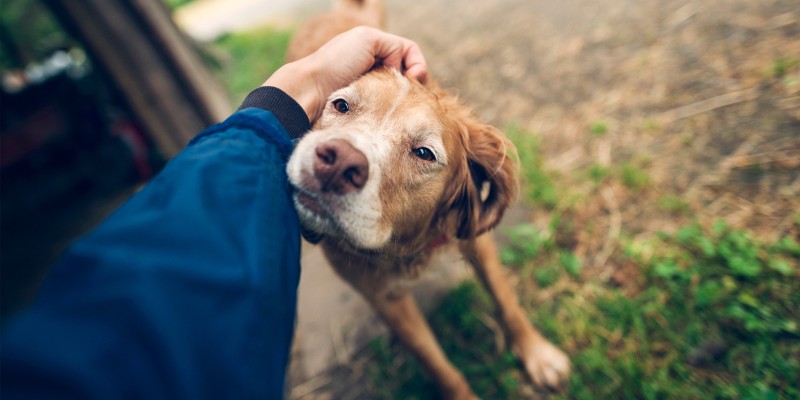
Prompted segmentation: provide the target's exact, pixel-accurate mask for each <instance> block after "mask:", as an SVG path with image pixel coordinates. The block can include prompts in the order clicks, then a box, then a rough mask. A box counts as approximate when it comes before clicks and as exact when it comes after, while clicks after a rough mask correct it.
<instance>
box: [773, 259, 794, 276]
mask: <svg viewBox="0 0 800 400" xmlns="http://www.w3.org/2000/svg"><path fill="white" fill-rule="evenodd" d="M767 266H768V267H769V268H770V269H772V270H775V271H778V272H780V273H781V274H782V275H785V276H791V275H792V274H794V268H792V266H791V265H790V264H789V263H788V262H787V261H786V260H783V259H780V258H770V259H769V262H768V263H767Z"/></svg>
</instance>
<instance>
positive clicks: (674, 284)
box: [372, 223, 800, 399]
mask: <svg viewBox="0 0 800 400" xmlns="http://www.w3.org/2000/svg"><path fill="white" fill-rule="evenodd" d="M519 229H521V230H522V231H523V232H528V231H529V230H530V228H529V227H524V228H519ZM527 234H530V232H528V233H526V235H527ZM536 240H539V239H536ZM643 249H650V250H652V249H655V253H654V254H653V255H651V256H644V254H645V253H647V251H643ZM514 251H517V252H518V253H517V254H516V255H515V256H514V257H524V258H527V259H528V261H530V262H532V260H539V262H542V261H543V262H544V267H543V268H537V269H536V270H535V271H536V272H535V275H534V280H533V281H534V282H536V285H538V286H543V287H547V286H551V285H552V284H554V283H555V282H557V281H560V280H566V281H571V282H573V283H576V284H574V285H567V287H570V288H571V289H569V290H563V291H560V292H559V293H558V294H557V295H556V296H555V298H553V299H552V300H551V301H549V302H547V304H543V305H540V306H539V307H537V308H536V309H537V312H536V313H532V314H531V319H532V321H533V322H534V324H536V325H537V326H539V327H540V328H541V329H542V331H543V332H544V333H545V335H546V336H547V337H549V338H550V339H551V340H553V341H554V342H555V343H556V344H558V345H560V346H561V347H562V348H564V349H565V350H566V351H567V352H568V353H569V354H570V355H571V357H572V362H573V369H574V370H573V374H572V376H571V380H570V385H569V387H568V389H567V391H566V392H564V393H561V394H556V395H553V398H556V399H562V398H563V399H596V398H624V399H662V398H668V399H705V398H722V399H770V398H774V399H780V398H798V396H800V390H798V388H797V385H796V384H795V383H796V377H797V376H800V327H798V321H800V308H798V305H800V292H798V291H797V290H796V288H797V287H800V279H799V278H798V260H799V259H800V244H798V243H797V242H796V241H795V240H794V239H793V238H791V237H788V236H787V237H784V238H782V239H781V240H779V241H777V242H774V243H764V242H759V241H758V240H755V239H754V238H752V237H749V236H748V234H747V233H745V232H742V231H739V230H735V229H731V228H729V227H727V226H726V225H724V224H722V223H719V224H716V225H715V226H713V227H712V228H711V229H704V228H702V227H700V226H699V225H689V226H686V227H684V228H682V229H680V230H679V231H678V232H677V233H675V234H673V235H668V234H661V235H659V236H658V237H655V238H652V239H651V240H649V241H647V242H642V243H630V244H629V245H628V246H627V257H628V259H629V260H630V261H631V262H635V263H636V264H637V265H639V272H640V273H641V275H642V279H643V283H642V285H641V286H640V288H639V290H638V293H636V294H633V295H632V294H628V293H625V292H624V291H623V290H621V289H620V288H617V287H614V286H610V285H606V284H602V283H600V282H595V281H591V280H590V281H587V282H585V283H583V284H577V277H578V275H579V272H580V261H579V260H578V259H577V257H575V256H574V255H573V254H572V253H570V252H568V251H565V250H560V249H557V248H554V247H552V244H547V243H543V244H542V243H540V244H538V245H530V246H527V247H523V248H521V249H519V248H518V249H517V250H514ZM514 260H515V262H518V261H519V259H518V258H514ZM515 268H516V269H517V270H519V269H520V268H523V267H522V266H520V265H517V267H515ZM493 315H494V309H493V306H492V304H491V303H490V302H489V299H488V296H487V295H486V293H485V292H484V291H483V289H482V288H481V287H479V286H478V285H477V284H475V283H474V282H465V283H464V284H462V285H461V286H459V287H457V288H456V289H454V290H453V291H452V292H451V293H450V295H449V296H448V297H447V298H446V299H445V300H444V301H443V302H442V304H441V305H440V306H439V308H438V309H437V310H435V311H434V313H433V316H432V326H433V329H434V331H435V332H437V334H438V336H439V337H441V338H447V339H446V340H443V341H442V345H443V347H444V349H445V352H446V353H447V354H448V356H449V357H450V359H451V360H452V361H453V363H454V364H455V365H456V366H457V367H459V368H460V369H461V370H462V371H464V373H465V375H466V376H467V379H468V380H469V381H470V382H471V384H472V386H473V389H474V390H475V391H476V392H477V394H478V395H479V396H480V397H481V398H492V399H501V398H507V399H517V398H526V393H525V392H524V391H522V390H521V388H522V385H521V383H522V382H525V379H526V378H525V377H523V376H522V375H521V370H520V368H519V367H518V366H517V364H516V362H514V360H513V359H512V358H511V357H510V356H509V354H508V353H507V351H506V350H505V349H503V348H497V346H496V345H495V343H496V338H495V335H496V334H497V333H496V332H494V331H493V330H492V329H491V328H490V327H491V326H493V324H487V323H485V322H484V321H486V320H489V319H491V317H492V316H493ZM373 346H374V348H375V349H376V350H378V351H377V361H378V365H380V366H379V367H376V369H373V375H372V379H373V384H374V386H375V387H377V388H381V389H382V390H383V392H381V393H379V398H386V399H388V398H397V399H411V398H416V399H427V398H433V397H431V396H432V394H431V393H435V388H434V387H433V386H432V384H431V383H430V381H428V379H427V378H426V377H425V376H424V374H423V373H422V371H421V370H420V368H419V366H418V365H417V364H416V360H413V359H412V357H411V356H410V355H409V354H408V353H407V352H406V351H405V349H403V348H402V347H401V346H399V345H392V344H390V343H388V342H387V341H386V340H385V339H380V340H379V341H377V342H375V343H373Z"/></svg>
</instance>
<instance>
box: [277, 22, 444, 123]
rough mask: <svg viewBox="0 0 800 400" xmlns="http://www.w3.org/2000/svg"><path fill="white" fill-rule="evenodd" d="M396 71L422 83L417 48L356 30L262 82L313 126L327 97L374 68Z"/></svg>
mask: <svg viewBox="0 0 800 400" xmlns="http://www.w3.org/2000/svg"><path fill="white" fill-rule="evenodd" d="M381 65H386V66H390V67H393V68H397V69H398V70H400V71H401V72H402V73H403V74H405V75H406V76H409V77H412V78H414V79H417V80H418V81H420V82H423V83H424V82H425V80H426V79H427V77H428V66H427V64H426V63H425V57H424V56H423V55H422V50H420V48H419V46H418V45H417V44H416V43H414V42H413V41H411V40H409V39H405V38H402V37H400V36H396V35H392V34H389V33H386V32H383V31H380V30H378V29H374V28H368V27H358V28H354V29H351V30H349V31H347V32H345V33H342V34H340V35H338V36H336V37H335V38H333V39H331V40H330V41H329V42H328V43H326V44H325V45H323V46H322V47H321V48H320V49H319V50H317V51H316V52H314V53H313V54H311V55H309V56H308V57H305V58H302V59H300V60H297V61H295V62H292V63H289V64H286V65H284V66H283V67H281V68H280V69H278V71H276V72H275V73H274V74H272V76H270V77H269V79H267V81H266V82H264V86H274V87H277V88H279V89H281V90H283V91H284V92H286V93H287V94H288V95H289V96H292V98H293V99H295V101H297V102H298V103H299V104H300V106H302V107H303V110H305V112H306V115H308V120H309V121H310V122H311V123H312V124H313V123H314V121H315V120H316V119H317V118H318V117H319V116H320V115H321V114H322V110H323V107H324V106H325V102H326V101H327V98H328V96H329V95H330V94H331V93H333V92H334V91H336V90H338V89H340V88H342V87H345V86H347V85H349V84H350V83H352V82H353V81H355V80H356V79H358V77H360V76H361V75H363V74H364V73H366V72H368V71H369V70H371V69H372V68H374V67H376V66H381Z"/></svg>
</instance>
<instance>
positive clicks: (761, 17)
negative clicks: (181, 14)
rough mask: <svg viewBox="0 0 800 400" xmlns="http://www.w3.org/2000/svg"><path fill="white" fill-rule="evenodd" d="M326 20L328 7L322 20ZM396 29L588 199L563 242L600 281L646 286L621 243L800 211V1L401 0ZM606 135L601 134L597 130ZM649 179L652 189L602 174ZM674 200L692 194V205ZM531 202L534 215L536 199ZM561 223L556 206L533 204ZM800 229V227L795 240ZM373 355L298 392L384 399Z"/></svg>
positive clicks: (769, 222)
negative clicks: (531, 140)
mask: <svg viewBox="0 0 800 400" xmlns="http://www.w3.org/2000/svg"><path fill="white" fill-rule="evenodd" d="M322 11H323V10H320V12H322ZM388 21H389V30H390V31H392V32H394V33H397V34H401V35H404V36H407V37H410V38H412V39H414V40H416V41H417V42H418V43H420V45H421V46H422V47H423V50H424V52H425V54H426V56H427V60H428V62H429V64H430V69H431V74H432V76H433V77H434V79H437V80H438V81H440V82H441V83H442V85H443V86H444V87H446V88H448V89H450V90H451V91H453V92H455V93H458V94H459V95H460V97H461V98H462V99H463V100H464V102H466V103H467V104H469V105H471V106H472V107H473V108H474V109H475V110H476V112H478V114H479V115H480V116H481V117H483V118H484V119H485V120H487V121H489V122H491V123H493V124H494V125H496V126H498V127H501V128H504V127H507V126H510V125H512V124H513V125H515V126H517V127H519V128H520V129H521V130H523V131H525V132H530V134H535V135H537V136H538V137H539V140H540V143H541V147H542V150H543V158H544V166H545V168H546V169H547V170H549V171H551V172H552V173H553V174H554V175H556V176H557V177H558V179H557V180H556V182H558V184H559V190H560V191H562V192H564V193H568V194H569V197H570V198H573V199H575V200H574V201H573V206H572V207H570V208H569V209H568V210H561V211H564V212H567V213H569V217H570V218H571V219H572V220H573V221H574V223H575V227H574V229H573V232H577V233H574V234H572V236H571V237H568V238H564V239H563V243H568V244H569V246H570V247H572V248H573V250H574V251H575V252H576V254H578V255H579V256H580V257H581V258H582V259H583V260H584V265H585V266H586V271H585V272H586V273H588V274H596V276H598V277H599V278H601V279H609V280H611V282H613V283H615V284H619V285H621V286H626V285H629V284H630V285H631V286H632V287H631V288H630V290H632V291H635V290H636V288H635V282H636V280H637V277H636V268H635V266H633V267H632V266H631V265H630V262H629V261H627V262H626V261H618V260H621V257H619V254H620V253H621V249H620V238H621V237H622V236H623V235H625V236H626V237H632V238H637V237H647V236H649V235H652V234H653V233H655V232H658V231H667V232H669V231H672V230H674V229H675V228H676V227H678V226H681V225H683V224H686V223H689V222H691V221H693V220H695V219H696V220H699V221H700V222H701V223H707V224H710V223H711V222H712V221H715V220H725V221H727V222H728V223H729V224H730V225H732V226H735V227H740V228H746V229H749V230H751V231H752V232H753V233H754V235H755V236H756V237H758V238H761V239H765V240H768V239H774V238H776V237H778V236H781V235H785V234H787V232H790V230H791V229H793V228H792V227H793V224H792V221H793V219H795V218H797V215H798V214H797V212H798V210H800V66H798V62H800V7H799V6H798V4H797V2H796V1H793V0H784V1H779V0H762V1H757V2H756V1H751V0H705V1H691V0H689V1H687V0H638V1H634V0H561V1H557V2H555V1H531V0H493V1H485V0H482V1H477V0H462V1H459V2H457V3H454V2H452V1H446V0H427V1H425V2H415V3H414V4H408V3H406V2H401V1H389V2H388ZM596 124H601V125H603V126H605V127H607V132H605V133H603V134H597V133H595V134H593V133H592V130H591V126H592V125H596ZM621 165H628V166H629V167H630V168H635V169H637V170H641V171H643V172H645V173H646V175H647V176H648V177H649V179H648V180H647V181H646V182H645V183H644V184H643V185H642V186H643V187H633V188H631V187H629V186H630V185H629V186H625V185H624V184H622V183H620V179H614V178H610V179H607V180H605V181H604V182H603V183H601V184H596V183H593V182H592V181H591V180H590V179H587V170H588V168H589V167H590V166H601V167H608V168H610V170H611V171H612V176H616V175H614V173H615V172H613V171H618V170H619V168H620V166H621ZM664 199H680V201H679V203H680V204H681V206H679V207H669V206H665V201H664ZM520 207H522V208H526V209H528V208H530V206H529V205H522V206H520ZM528 211H530V212H532V215H533V216H532V219H533V221H532V222H533V223H534V224H536V225H540V226H543V227H544V226H547V224H548V223H549V221H550V218H551V216H552V211H548V210H546V209H543V208H537V207H533V209H532V210H528ZM791 233H793V234H795V235H796V234H797V232H791ZM368 358H369V351H368V350H365V351H363V352H362V353H359V355H357V356H356V357H355V358H354V360H353V361H352V362H351V363H350V364H348V365H344V366H342V367H340V368H337V369H335V370H333V371H332V372H331V373H330V374H328V375H326V376H323V377H318V378H316V380H314V381H311V382H305V383H304V384H303V385H301V387H295V388H294V390H293V391H292V395H291V397H292V398H315V399H317V398H322V399H324V398H336V399H339V398H349V399H360V398H370V395H369V393H367V392H366V391H367V389H365V388H367V387H368V386H369V385H367V384H365V379H366V378H365V377H364V374H363V368H362V366H363V365H364V363H365V360H367V359H368Z"/></svg>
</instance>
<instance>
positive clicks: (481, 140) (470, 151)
mask: <svg viewBox="0 0 800 400" xmlns="http://www.w3.org/2000/svg"><path fill="white" fill-rule="evenodd" d="M462 126H463V129H465V131H464V132H462V138H463V139H462V140H463V143H464V147H465V150H466V164H467V165H466V171H467V177H466V179H463V181H462V182H461V185H462V187H461V188H460V196H459V197H460V198H459V199H458V201H457V203H458V207H457V208H456V213H457V215H458V216H459V218H458V225H457V226H458V228H457V231H456V236H457V237H458V238H459V239H468V238H474V237H476V236H478V235H480V234H482V233H484V232H486V231H488V230H489V229H492V228H494V227H495V226H496V225H497V224H498V223H499V222H500V219H501V218H502V217H503V214H504V213H505V211H506V209H507V208H508V207H509V206H510V205H511V203H512V202H513V201H514V199H515V198H516V195H517V190H518V186H519V185H518V179H517V173H518V166H517V161H516V149H515V148H514V145H513V144H512V143H511V141H509V140H508V138H506V137H505V135H504V134H503V133H502V132H500V130H498V129H497V128H495V127H493V126H491V125H488V124H486V123H483V122H481V121H479V120H477V119H476V118H474V117H472V116H470V118H468V119H467V120H464V121H462Z"/></svg>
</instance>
